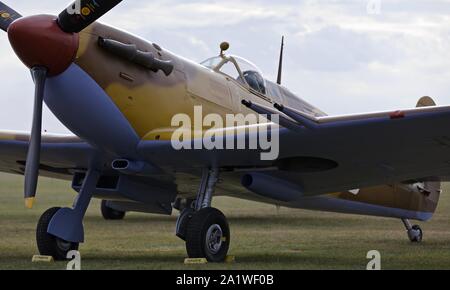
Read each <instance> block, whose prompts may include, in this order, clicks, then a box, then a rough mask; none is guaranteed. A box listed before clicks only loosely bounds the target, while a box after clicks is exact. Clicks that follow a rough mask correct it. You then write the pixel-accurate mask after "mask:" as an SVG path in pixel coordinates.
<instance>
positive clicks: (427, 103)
mask: <svg viewBox="0 0 450 290" xmlns="http://www.w3.org/2000/svg"><path fill="white" fill-rule="evenodd" d="M433 106H436V103H435V102H434V100H433V99H432V98H430V97H422V98H420V100H419V101H418V102H417V105H416V107H417V108H421V107H433Z"/></svg>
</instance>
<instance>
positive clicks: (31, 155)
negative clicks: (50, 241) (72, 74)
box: [25, 66, 47, 208]
mask: <svg viewBox="0 0 450 290" xmlns="http://www.w3.org/2000/svg"><path fill="white" fill-rule="evenodd" d="M31 75H32V77H33V80H34V85H35V88H34V90H35V91H34V109H33V125H32V129H31V139H30V146H29V147H28V155H27V163H26V166H25V206H26V207H27V208H32V207H33V203H34V199H35V196H36V189H37V183H38V177H39V166H40V157H41V139H42V135H41V131H42V105H43V102H44V89H45V80H46V79H47V69H46V68H45V67H42V66H37V67H33V68H32V69H31Z"/></svg>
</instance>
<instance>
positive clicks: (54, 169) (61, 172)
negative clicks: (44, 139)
mask: <svg viewBox="0 0 450 290" xmlns="http://www.w3.org/2000/svg"><path fill="white" fill-rule="evenodd" d="M27 149H28V142H23V141H9V140H6V141H5V140H1V141H0V171H1V172H6V173H12V174H23V170H24V167H25V166H24V164H25V160H26V154H27ZM93 154H95V151H94V150H93V148H92V147H91V146H90V145H88V144H86V143H44V144H42V150H41V168H40V175H43V176H47V177H54V178H59V179H68V180H69V179H71V178H72V174H73V173H72V170H75V169H86V168H88V166H89V160H90V159H91V158H92V155H93Z"/></svg>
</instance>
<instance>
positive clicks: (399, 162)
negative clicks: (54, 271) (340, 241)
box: [0, 0, 450, 262]
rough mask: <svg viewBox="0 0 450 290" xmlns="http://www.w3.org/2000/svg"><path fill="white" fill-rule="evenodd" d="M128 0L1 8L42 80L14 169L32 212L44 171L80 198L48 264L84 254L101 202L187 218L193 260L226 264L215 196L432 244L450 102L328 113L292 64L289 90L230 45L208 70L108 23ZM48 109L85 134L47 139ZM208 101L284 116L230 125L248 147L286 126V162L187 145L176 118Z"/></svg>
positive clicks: (7, 142) (2, 152) (62, 213)
mask: <svg viewBox="0 0 450 290" xmlns="http://www.w3.org/2000/svg"><path fill="white" fill-rule="evenodd" d="M120 2H121V1H120V0H108V1H107V0H82V1H78V2H77V3H75V4H73V5H71V6H70V7H69V8H67V9H65V10H63V11H62V12H61V13H60V14H59V16H52V15H34V16H28V17H22V16H21V15H20V14H19V13H18V12H16V11H14V10H13V9H11V8H10V7H8V6H7V5H5V4H4V3H3V2H0V28H1V29H2V30H4V31H6V32H7V33H8V37H9V41H10V43H11V46H12V48H13V49H14V51H15V53H16V54H17V56H18V57H19V58H20V60H21V61H22V62H23V63H24V64H25V65H26V66H27V67H28V68H30V69H31V74H32V77H33V81H34V83H35V101H34V114H33V126H32V131H31V133H30V134H25V133H18V132H9V131H2V132H0V170H1V171H3V172H8V173H14V174H20V175H24V176H25V203H26V206H27V207H32V205H33V201H34V198H35V194H36V188H37V182H38V176H39V175H42V176H47V177H52V178H58V179H64V180H68V181H71V182H72V183H71V186H72V188H73V189H74V190H75V191H77V192H78V196H77V198H76V199H75V203H74V205H73V207H72V208H52V209H49V210H48V211H46V212H45V213H44V214H43V215H42V216H41V218H40V220H39V222H38V225H37V234H36V238H37V246H38V249H39V251H40V253H41V254H42V255H50V256H53V257H54V258H55V259H58V260H59V259H65V258H66V254H67V253H68V251H70V250H73V249H78V246H79V243H82V242H84V229H83V218H84V215H85V212H86V209H87V208H88V206H89V203H90V200H91V199H92V198H98V199H102V200H103V203H102V213H103V216H104V217H105V218H106V219H121V218H123V217H124V214H125V212H129V211H136V212H145V213H154V214H155V213H156V214H166V215H170V214H171V213H172V210H173V209H177V210H179V211H180V212H181V214H180V216H179V218H178V220H177V224H176V234H177V236H178V237H180V238H181V239H183V240H184V241H185V242H186V249H187V253H188V255H189V257H192V258H206V259H207V260H208V261H212V262H222V261H224V260H225V258H226V256H227V252H228V249H229V245H230V230H229V226H228V222H227V219H226V218H225V216H224V215H223V214H222V213H221V212H220V211H219V210H218V209H215V208H213V207H212V206H211V202H212V199H213V197H214V196H232V197H237V198H241V199H248V200H254V201H260V202H265V203H271V204H274V205H278V206H286V207H291V208H302V209H310V210H320V211H333V212H340V213H350V214H361V215H372V216H380V217H391V218H397V219H399V220H402V221H403V222H404V225H405V227H406V229H407V233H408V237H409V239H410V240H411V241H412V242H420V241H421V240H422V230H421V229H420V227H418V226H413V225H412V224H411V223H410V221H409V220H410V219H413V220H421V221H425V220H429V219H430V218H431V217H432V215H433V213H434V212H435V210H436V207H437V203H438V200H439V196H440V194H441V187H440V183H441V182H442V181H445V180H446V176H449V175H450V131H449V128H450V107H436V106H435V104H434V102H433V101H432V100H431V99H430V98H428V97H425V98H422V99H421V100H420V101H419V103H418V108H415V109H408V110H401V111H396V110H395V111H390V112H378V113H370V114H357V115H346V116H334V117H331V116H327V115H326V114H324V113H323V112H321V111H320V110H318V109H316V108H314V107H313V106H311V105H309V104H308V103H306V102H304V101H303V100H301V99H300V98H298V97H297V96H295V95H294V94H292V93H291V92H290V91H289V90H287V89H286V88H284V87H283V86H281V85H280V83H281V82H280V81H281V69H280V74H279V79H278V82H277V83H275V82H271V81H268V80H265V79H264V78H263V76H262V74H261V73H260V71H259V70H258V69H257V68H256V67H255V66H254V65H253V64H251V63H250V62H248V61H245V60H244V59H242V58H239V57H234V56H230V55H227V54H226V52H225V51H226V50H227V49H228V45H227V43H223V44H222V45H221V50H222V51H221V53H220V55H218V56H217V57H213V58H211V59H208V60H207V61H205V62H204V63H202V64H197V63H195V62H192V61H189V60H187V59H185V58H182V57H180V56H178V55H175V54H173V53H171V52H170V51H168V50H166V49H165V48H163V47H161V46H159V45H158V44H156V43H151V42H148V41H145V40H143V39H141V38H138V37H136V36H133V35H131V34H129V33H126V32H123V31H120V30H118V29H116V28H112V27H110V26H107V25H103V24H100V23H98V22H96V21H97V20H98V19H99V18H100V17H101V16H102V15H104V14H105V13H107V12H108V11H109V10H111V9H112V8H113V7H115V6H116V5H117V4H119V3H120ZM77 7H78V8H79V9H77ZM280 63H281V62H280ZM280 67H281V66H280ZM7 79H8V76H7V75H3V77H2V80H3V81H7ZM43 102H45V103H46V105H47V106H48V107H49V108H50V110H51V111H52V112H53V113H54V114H55V116H56V117H57V118H58V119H59V120H60V121H61V122H62V123H63V124H64V125H65V126H66V127H67V128H68V129H69V130H70V131H71V132H73V133H74V135H72V136H61V135H49V134H46V133H45V134H41V119H42V106H43ZM196 106H201V107H202V109H203V113H204V114H205V115H206V114H210V113H215V114H219V115H221V116H224V118H225V115H227V114H250V113H252V114H255V115H258V114H264V115H267V116H269V115H270V116H278V118H272V117H268V118H267V119H266V121H265V122H260V121H258V122H256V123H254V124H246V125H245V126H234V127H231V128H230V127H227V128H222V130H223V131H227V134H226V135H227V137H226V138H230V135H231V138H232V140H234V141H236V142H239V141H242V140H244V141H245V142H247V141H248V139H249V138H250V137H251V135H252V134H253V133H251V132H250V131H251V130H247V129H249V128H250V127H252V128H255V127H271V128H276V130H274V131H273V132H277V133H278V135H279V154H278V157H277V158H276V159H275V160H263V158H260V157H261V155H260V154H261V153H262V151H263V150H262V149H256V150H255V149H253V148H252V149H245V150H237V149H236V150H221V149H217V148H216V149H206V148H200V149H196V150H188V149H181V150H178V149H176V148H174V147H173V145H172V142H171V138H172V135H173V134H174V131H175V130H176V129H179V128H174V127H173V126H172V122H171V121H172V118H173V116H174V115H177V114H180V113H183V114H186V115H188V116H190V117H191V118H195V116H194V111H195V110H194V107H196ZM275 120H276V121H275ZM206 129H207V128H202V129H201V130H202V131H204V130H206ZM230 132H232V133H231V134H230ZM195 136H197V135H195V134H194V137H193V138H192V139H190V140H183V142H188V143H192V142H195V141H196V140H195V138H196V137H195ZM223 138H224V139H225V137H223ZM216 141H217V140H216ZM219 141H220V140H219ZM447 156H449V159H448V160H447Z"/></svg>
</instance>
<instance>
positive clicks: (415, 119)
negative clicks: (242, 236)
mask: <svg viewBox="0 0 450 290" xmlns="http://www.w3.org/2000/svg"><path fill="white" fill-rule="evenodd" d="M138 151H139V153H140V154H141V155H142V156H144V157H145V158H146V159H147V160H149V161H151V162H153V163H155V164H163V166H165V167H170V168H176V169H177V170H178V171H180V172H183V171H184V172H189V171H192V169H193V168H200V167H205V166H218V167H222V168H233V169H236V168H238V169H241V170H244V171H245V170H248V171H251V170H254V168H258V169H261V168H267V169H268V170H272V171H267V172H266V174H270V175H274V176H278V177H280V178H282V179H286V180H290V181H292V182H294V183H299V184H301V185H302V187H303V188H304V190H305V193H306V194H311V195H316V194H323V193H329V192H336V191H343V190H350V189H354V188H361V187H366V186H374V185H380V184H389V183H395V182H403V181H409V180H416V179H425V178H428V177H435V176H443V178H444V179H447V178H445V177H444V176H449V175H450V112H449V111H439V112H428V113H423V114H422V113H421V114H415V115H414V116H407V117H405V118H401V119H391V118H389V117H379V118H372V119H370V120H364V119H361V120H356V121H340V122H335V123H329V124H325V125H321V126H320V128H319V129H317V130H307V129H305V130H303V131H300V132H293V131H289V130H287V129H284V128H282V129H281V130H280V155H279V159H278V160H283V159H289V158H294V157H308V158H311V157H312V158H317V159H320V160H329V161H332V162H336V164H337V167H336V168H334V169H329V170H322V171H318V172H309V173H308V172H303V171H301V170H300V171H281V170H273V168H272V169H270V168H271V167H273V166H274V165H276V161H261V158H260V153H261V152H260V151H258V150H179V151H177V150H174V149H173V147H172V146H171V143H170V142H167V141H143V142H141V144H140V145H139V149H138Z"/></svg>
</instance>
